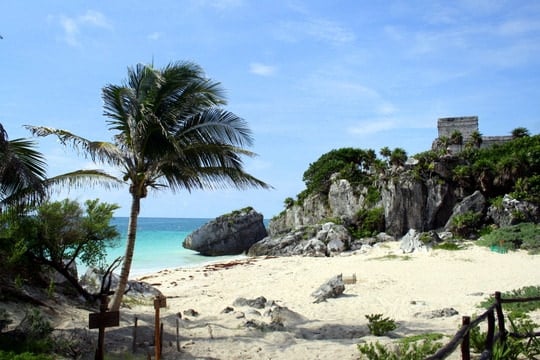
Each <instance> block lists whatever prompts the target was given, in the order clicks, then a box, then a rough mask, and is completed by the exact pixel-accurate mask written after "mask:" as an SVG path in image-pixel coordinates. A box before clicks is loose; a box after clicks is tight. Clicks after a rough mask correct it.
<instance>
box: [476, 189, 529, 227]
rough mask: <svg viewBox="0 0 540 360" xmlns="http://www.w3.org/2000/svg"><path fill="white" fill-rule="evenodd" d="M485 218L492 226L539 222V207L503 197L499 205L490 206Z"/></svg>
mask: <svg viewBox="0 0 540 360" xmlns="http://www.w3.org/2000/svg"><path fill="white" fill-rule="evenodd" d="M487 216H488V218H490V219H491V220H492V221H493V223H494V224H496V225H498V226H500V227H502V226H510V225H516V224H517V223H520V222H523V221H527V222H533V223H537V224H538V223H539V222H540V207H539V206H538V205H536V204H532V203H530V202H527V201H519V200H516V199H514V198H513V197H511V196H510V195H504V197H503V198H502V201H501V204H500V205H491V206H490V207H489V208H488V211H487Z"/></svg>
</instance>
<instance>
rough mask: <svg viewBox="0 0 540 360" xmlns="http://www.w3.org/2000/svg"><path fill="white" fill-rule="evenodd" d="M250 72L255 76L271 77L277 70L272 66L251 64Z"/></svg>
mask: <svg viewBox="0 0 540 360" xmlns="http://www.w3.org/2000/svg"><path fill="white" fill-rule="evenodd" d="M249 72H250V73H252V74H255V75H261V76H270V75H273V74H274V73H275V72H276V68H275V67H274V66H271V65H265V64H261V63H251V64H249Z"/></svg>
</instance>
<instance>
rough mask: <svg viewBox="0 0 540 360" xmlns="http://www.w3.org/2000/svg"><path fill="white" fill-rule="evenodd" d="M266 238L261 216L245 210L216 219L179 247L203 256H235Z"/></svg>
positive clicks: (249, 209)
mask: <svg viewBox="0 0 540 360" xmlns="http://www.w3.org/2000/svg"><path fill="white" fill-rule="evenodd" d="M266 236H267V232H266V228H265V226H264V222H263V215H262V214H260V213H258V212H256V211H255V210H253V209H252V208H245V209H242V210H238V211H234V212H232V213H230V214H227V215H222V216H220V217H217V218H216V219H214V220H212V221H210V222H209V223H207V224H205V225H203V226H202V227H200V228H198V229H197V230H195V231H193V232H192V233H191V234H189V235H188V236H187V237H186V238H185V240H184V242H183V243H182V246H183V247H185V248H186V249H191V250H195V251H198V252H199V253H201V254H202V255H206V256H220V255H237V254H241V253H243V252H245V251H247V250H248V249H249V248H250V247H251V245H253V244H255V243H256V242H257V241H259V240H262V239H263V238H264V237H266Z"/></svg>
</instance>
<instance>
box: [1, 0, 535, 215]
mask: <svg viewBox="0 0 540 360" xmlns="http://www.w3.org/2000/svg"><path fill="white" fill-rule="evenodd" d="M0 24H1V26H0V35H2V37H3V39H2V40H0V54H1V55H0V65H1V66H0V69H1V70H0V72H1V76H2V83H1V85H0V122H1V123H2V124H3V125H4V127H5V128H6V130H7V131H8V134H9V136H10V138H11V139H14V138H18V137H30V134H29V132H28V131H27V130H25V129H24V128H23V127H22V125H24V124H31V125H44V126H51V127H56V128H62V129H66V130H70V131H72V132H74V133H76V134H78V135H81V136H83V137H86V138H89V139H93V140H107V141H110V140H111V139H112V133H111V132H110V131H108V129H107V126H106V122H105V118H104V117H103V116H102V113H103V108H102V105H103V104H102V101H101V89H102V87H103V86H105V85H106V84H120V83H121V82H122V81H123V80H124V79H125V77H126V75H127V68H128V67H130V66H134V65H136V64H137V63H154V65H155V66H156V67H162V66H164V65H166V64H167V63H169V62H173V61H184V60H186V61H193V62H195V63H197V64H199V65H200V66H202V67H203V69H204V70H205V72H206V75H207V76H208V77H210V78H212V79H213V80H216V81H219V82H221V83H222V86H223V87H224V88H225V89H226V90H227V98H228V101H229V104H228V105H227V109H228V110H231V111H233V112H234V113H235V114H237V115H239V116H241V117H243V118H244V119H246V120H247V122H248V123H249V126H250V128H251V129H252V131H253V136H254V139H255V143H254V146H253V147H252V148H250V150H252V151H254V152H256V153H257V154H258V157H256V158H254V159H245V165H246V169H247V170H248V171H249V172H250V173H252V174H253V175H255V176H257V177H258V178H260V179H262V180H264V181H266V182H268V183H270V184H271V185H272V186H274V188H275V189H274V190H269V191H267V190H249V191H237V190H233V189H230V190H221V191H206V192H202V191H195V192H192V193H191V194H190V193H187V192H185V191H184V192H179V193H177V194H172V193H170V192H168V191H162V192H159V193H151V194H150V195H149V196H148V198H147V199H144V201H143V203H142V209H141V216H166V217H208V218H212V217H216V216H219V215H221V214H223V213H227V212H230V211H232V210H235V209H239V208H242V207H245V206H248V205H249V206H253V207H254V208H255V209H256V210H257V211H260V212H262V213H263V214H264V216H265V217H266V218H271V217H272V216H274V215H276V214H278V213H279V212H280V211H281V210H283V200H284V199H285V198H286V197H293V198H295V197H296V195H297V194H298V193H299V192H300V191H302V190H303V189H304V183H303V182H302V175H303V173H304V171H305V170H306V169H307V168H308V166H309V164H310V163H312V162H314V161H316V160H317V159H318V158H319V157H320V156H321V155H322V154H324V153H326V152H328V151H330V150H332V149H337V148H341V147H356V148H362V149H374V150H376V151H377V152H378V151H379V150H380V149H381V148H382V147H384V146H388V147H390V148H395V147H401V148H404V149H405V150H406V151H407V152H408V153H409V155H413V154H415V153H418V152H421V151H424V150H427V149H429V148H430V146H431V143H432V141H433V139H434V138H435V137H436V136H437V130H436V124H437V119H438V118H440V117H449V116H468V115H477V116H478V117H479V121H480V132H481V133H482V134H484V135H507V134H509V133H510V131H511V130H512V129H514V128H516V127H518V126H523V127H526V128H527V129H529V131H530V132H531V133H532V134H538V133H539V132H540V86H539V84H540V1H535V0H531V1H517V0H516V1H498V0H469V1H459V0H456V1H432V0H430V1H414V0H410V1H409V0H408V1H363V0H350V1H349V0H346V1H345V0H334V1H319V0H291V1H287V0H284V1H276V0H214V1H210V0H199V1H196V0H193V1H189V0H155V1H126V0H115V1H80V0H69V1H68V0H63V1H62V0H54V1H53V0H35V1H12V2H4V3H3V4H2V6H1V11H0ZM37 141H38V144H39V150H40V151H41V152H43V153H44V154H45V156H46V158H47V161H48V162H49V167H48V175H49V176H54V175H57V174H60V173H63V172H67V171H71V170H75V169H80V168H95V167H96V166H95V165H93V164H91V163H90V162H88V161H87V160H85V159H84V158H81V157H77V156H76V154H74V153H73V152H72V151H71V150H69V149H65V148H63V147H62V146H61V145H60V144H58V143H57V142H56V141H54V139H53V138H50V139H38V140H37ZM98 167H101V166H98ZM65 195H66V194H65V193H63V194H59V195H58V196H61V197H63V196H65ZM68 195H69V196H70V197H72V198H76V199H79V200H81V201H83V200H85V199H87V198H96V197H97V198H100V199H101V200H103V201H108V202H114V203H118V204H119V205H120V206H121V207H122V208H121V209H120V210H119V211H118V212H117V215H119V216H126V215H127V214H128V212H129V196H128V190H127V187H126V188H123V189H120V190H117V191H106V190H103V189H100V188H94V189H84V190H72V191H70V192H69V194H68Z"/></svg>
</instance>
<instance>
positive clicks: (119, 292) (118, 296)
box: [110, 194, 141, 311]
mask: <svg viewBox="0 0 540 360" xmlns="http://www.w3.org/2000/svg"><path fill="white" fill-rule="evenodd" d="M140 203H141V198H140V197H139V196H138V195H137V194H132V196H131V212H130V213H129V224H128V233H127V244H126V252H125V255H124V262H123V264H122V270H121V271H120V278H119V279H118V288H117V289H116V292H115V294H114V297H113V300H112V301H111V305H110V309H111V311H117V310H118V309H120V305H121V304H122V298H123V296H124V293H125V292H126V288H127V283H128V280H129V272H130V270H131V263H132V261H133V253H134V252H135V239H136V237H137V220H138V219H139V209H140Z"/></svg>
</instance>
